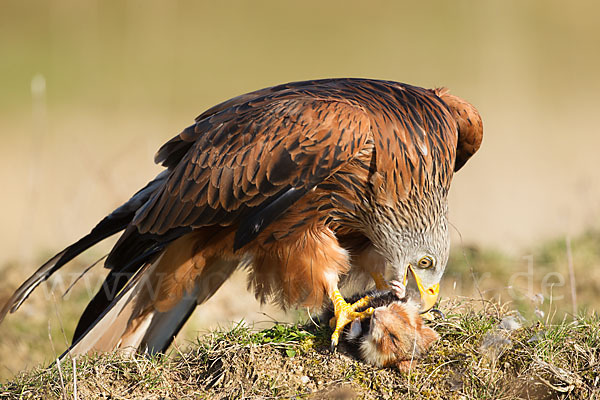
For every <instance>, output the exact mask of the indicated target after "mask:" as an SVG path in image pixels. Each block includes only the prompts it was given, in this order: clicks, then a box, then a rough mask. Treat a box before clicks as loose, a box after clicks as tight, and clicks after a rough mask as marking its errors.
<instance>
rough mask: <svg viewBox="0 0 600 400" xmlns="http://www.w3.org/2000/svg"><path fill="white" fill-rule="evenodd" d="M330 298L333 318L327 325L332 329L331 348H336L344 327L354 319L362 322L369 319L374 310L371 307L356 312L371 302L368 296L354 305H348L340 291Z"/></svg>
mask: <svg viewBox="0 0 600 400" xmlns="http://www.w3.org/2000/svg"><path fill="white" fill-rule="evenodd" d="M331 297H332V298H331V300H332V301H333V309H334V312H335V317H334V318H332V319H331V320H330V321H329V325H330V326H331V328H334V330H333V334H332V335H331V346H332V347H335V346H337V344H338V342H339V339H340V334H341V333H342V330H343V329H344V327H345V326H346V325H348V324H349V323H350V322H352V321H354V320H355V319H356V318H358V319H360V320H363V319H365V318H368V317H370V316H371V315H373V311H375V310H374V309H373V307H369V308H367V309H366V310H364V311H360V312H358V311H356V310H357V309H359V308H363V307H366V306H367V305H368V304H369V301H370V300H371V298H370V297H369V296H365V297H363V298H362V299H360V300H358V301H357V302H356V303H354V304H348V303H347V302H346V300H344V298H343V297H342V295H341V293H340V291H339V290H337V289H336V290H335V291H334V292H333V295H332V296H331Z"/></svg>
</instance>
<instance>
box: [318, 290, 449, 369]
mask: <svg viewBox="0 0 600 400" xmlns="http://www.w3.org/2000/svg"><path fill="white" fill-rule="evenodd" d="M365 295H367V296H370V297H371V301H370V302H369V304H368V306H367V307H373V308H375V311H374V313H373V315H372V316H371V317H369V318H365V319H364V320H362V321H360V320H358V319H356V320H354V321H353V322H352V323H351V324H349V325H348V326H346V328H345V329H344V332H343V333H342V335H341V337H340V343H339V347H340V349H341V350H342V351H345V352H347V353H349V354H350V355H352V356H353V357H355V358H357V359H360V360H362V361H365V362H367V363H369V364H372V365H375V366H377V367H391V366H395V367H397V368H398V369H399V370H400V371H403V372H406V371H408V370H409V369H410V368H411V366H414V365H415V363H416V360H418V359H419V358H421V357H422V356H423V355H424V354H425V352H426V351H427V350H428V349H429V348H430V347H431V345H432V344H433V343H434V342H435V341H437V340H438V339H439V335H438V334H437V332H435V331H434V330H433V329H431V328H429V327H428V326H425V325H424V323H423V318H422V317H421V315H420V314H419V307H418V305H417V304H415V303H413V302H411V301H410V300H405V299H399V298H398V296H397V295H396V292H394V291H393V290H386V291H372V292H368V293H366V294H365V293H363V294H361V295H358V296H354V297H353V298H351V299H349V303H350V304H352V303H353V302H354V301H356V300H358V299H360V298H362V297H364V296H365ZM367 307H365V308H367ZM356 311H362V309H358V310H356ZM333 315H334V313H333V310H332V309H331V307H330V309H328V310H326V311H325V312H324V314H323V315H322V316H321V317H320V318H319V319H320V321H323V322H324V323H326V322H328V321H329V319H330V318H331V317H333Z"/></svg>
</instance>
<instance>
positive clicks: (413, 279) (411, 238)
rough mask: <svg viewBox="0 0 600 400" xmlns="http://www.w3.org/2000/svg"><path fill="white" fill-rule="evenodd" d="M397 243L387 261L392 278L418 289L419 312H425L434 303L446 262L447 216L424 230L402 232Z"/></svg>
mask: <svg viewBox="0 0 600 400" xmlns="http://www.w3.org/2000/svg"><path fill="white" fill-rule="evenodd" d="M400 243H401V244H400V246H397V247H396V251H394V252H393V253H394V254H393V258H392V259H391V260H390V261H391V262H390V264H391V267H392V268H391V272H392V275H391V278H392V280H395V281H398V282H400V283H402V284H403V285H404V287H405V288H409V289H410V288H413V289H416V290H418V292H419V294H420V297H421V312H422V313H424V312H427V311H429V310H430V309H431V308H433V306H434V305H435V303H436V302H437V299H438V296H439V292H440V280H441V278H442V275H443V274H444V270H445V269H446V264H447V263H448V256H449V253H450V237H449V232H448V227H447V224H446V219H445V218H443V221H442V222H440V223H439V224H436V225H434V226H430V227H429V228H428V229H426V230H423V231H416V232H414V231H413V232H406V231H405V232H403V233H402V237H401V239H400ZM416 290H413V291H412V292H416ZM410 292H411V291H410V290H409V292H407V293H409V294H410ZM415 294H416V293H415ZM414 300H417V299H414Z"/></svg>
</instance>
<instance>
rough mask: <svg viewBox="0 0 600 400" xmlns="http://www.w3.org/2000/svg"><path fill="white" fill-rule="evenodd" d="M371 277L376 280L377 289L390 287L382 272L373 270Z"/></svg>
mask: <svg viewBox="0 0 600 400" xmlns="http://www.w3.org/2000/svg"><path fill="white" fill-rule="evenodd" d="M371 278H373V280H374V281H375V288H376V289H377V290H386V289H389V288H390V286H389V285H388V284H387V282H386V281H385V278H384V277H383V274H382V273H381V272H371Z"/></svg>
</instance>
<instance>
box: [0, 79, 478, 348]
mask: <svg viewBox="0 0 600 400" xmlns="http://www.w3.org/2000/svg"><path fill="white" fill-rule="evenodd" d="M482 135H483V128H482V122H481V118H480V116H479V114H478V112H477V110H476V109H475V108H474V107H473V106H472V105H471V104H469V103H467V102H466V101H464V100H462V99H460V98H459V97H456V96H454V95H452V94H450V93H449V92H448V91H447V90H446V89H424V88H420V87H416V86H412V85H407V84H403V83H398V82H392V81H381V80H371V79H323V80H316V81H306V82H295V83H288V84H283V85H279V86H274V87H270V88H266V89H262V90H257V91H255V92H252V93H248V94H244V95H241V96H238V97H235V98H233V99H230V100H227V101H225V102H223V103H221V104H218V105H216V106H214V107H212V108H210V109H208V110H207V111H205V112H204V113H202V114H201V115H200V116H198V117H197V118H196V120H195V122H194V123H193V124H192V125H191V126H189V127H187V128H185V129H184V130H183V131H182V132H181V133H180V134H178V135H176V136H175V137H174V138H172V139H171V140H169V141H168V142H167V143H165V144H164V145H163V146H162V147H161V148H160V149H159V150H158V152H157V154H156V156H155V161H156V162H157V163H160V164H161V165H162V166H163V167H165V170H164V171H163V172H162V173H160V174H159V175H158V176H157V177H156V178H154V179H153V180H152V181H151V182H150V183H148V184H147V185H146V186H145V187H144V188H142V189H141V190H140V191H138V192H137V193H135V194H134V195H133V196H132V197H131V198H130V199H129V200H128V201H126V202H125V203H124V204H123V205H122V206H120V207H119V208H117V209H116V210H114V211H113V212H112V213H110V214H109V215H108V216H106V217H105V218H104V219H103V220H101V221H100V222H99V223H98V224H97V225H96V227H94V229H92V230H91V232H90V233H89V234H87V235H86V236H84V237H83V238H81V239H79V240H78V241H76V242H75V243H73V244H72V245H70V246H68V247H67V248H66V249H64V250H63V251H62V252H60V253H58V254H57V255H56V256H54V257H53V258H51V259H50V260H48V262H46V263H45V264H44V265H42V266H41V267H40V268H39V269H38V271H37V272H36V273H34V274H33V276H31V277H30V278H29V279H28V280H27V281H26V282H25V283H23V284H22V285H21V287H20V288H18V289H17V291H16V292H15V293H14V295H13V296H12V297H11V298H10V299H9V300H8V302H7V303H6V305H5V306H4V307H3V308H2V309H1V310H0V321H1V320H2V319H3V318H4V317H5V316H6V314H7V313H9V312H11V313H12V312H14V311H16V310H17V309H18V308H19V306H20V305H21V304H22V303H23V301H25V300H26V299H27V297H28V296H29V294H30V293H31V292H32V291H33V290H34V289H35V288H36V287H37V286H38V285H39V284H40V283H42V282H44V281H45V280H47V279H48V278H49V277H50V276H51V275H52V274H53V273H55V272H56V271H58V270H59V269H60V268H61V267H62V266H63V265H64V264H66V263H67V262H69V261H70V260H72V259H73V258H74V257H76V256H77V255H79V254H81V253H82V252H83V251H85V250H86V249H88V248H90V247H92V246H94V245H95V244H96V243H98V242H100V241H102V240H104V239H106V238H108V237H109V236H112V235H114V234H116V233H119V232H122V233H121V236H120V237H119V239H118V241H117V242H116V244H115V246H114V247H113V248H112V250H111V251H110V254H109V255H108V257H107V258H106V261H105V264H104V266H105V267H106V269H107V276H106V279H105V281H104V284H103V285H102V288H101V289H100V290H99V291H98V293H97V294H96V295H95V296H94V298H93V299H92V300H91V301H90V303H89V304H88V305H87V307H86V308H85V310H84V311H83V313H82V316H81V318H80V320H79V323H78V325H77V328H76V330H75V333H74V337H73V344H72V346H71V348H70V350H69V351H70V353H71V354H73V355H75V354H81V353H88V352H92V351H111V350H115V349H118V348H129V349H131V350H137V351H149V352H160V351H163V350H165V349H166V348H167V347H168V346H169V344H170V343H171V341H172V339H173V336H174V335H176V334H177V332H178V331H179V329H180V328H181V327H182V326H183V324H184V323H185V322H186V320H187V319H188V318H189V316H190V315H191V313H192V311H193V310H194V308H195V307H196V306H198V305H201V304H202V303H204V302H205V301H206V300H208V299H209V298H210V297H211V296H212V295H213V294H214V293H215V291H216V290H217V289H218V288H219V287H220V286H221V285H222V284H223V283H224V282H225V281H226V280H227V279H228V278H229V276H230V275H231V274H233V272H234V271H235V270H236V269H242V268H243V269H245V270H246V271H248V273H249V277H248V279H249V286H250V287H252V288H253V289H254V292H255V294H256V296H257V298H258V299H260V300H261V301H268V300H271V301H275V302H277V303H279V304H281V305H282V306H284V307H287V306H293V305H307V306H313V307H320V306H321V305H322V304H323V300H324V299H325V298H327V297H329V298H330V299H331V300H332V301H333V302H334V304H335V316H336V328H335V333H334V336H333V338H332V340H333V342H334V343H335V342H337V337H338V336H339V332H340V330H341V326H342V325H343V324H345V323H347V322H348V321H351V320H353V319H354V320H356V319H359V320H360V319H361V318H366V317H368V316H369V315H370V313H371V310H370V309H369V308H368V305H367V304H364V303H365V302H367V300H363V301H362V302H359V303H358V304H352V305H350V304H348V303H347V302H346V301H345V300H344V299H343V298H342V297H341V295H340V293H339V291H338V290H337V289H338V288H340V289H343V288H344V285H346V284H347V283H348V282H356V281H357V280H360V279H362V278H363V277H364V278H367V279H368V277H369V276H371V277H375V282H376V285H377V287H378V288H379V289H382V288H387V287H389V288H391V289H393V290H396V291H400V290H401V289H402V288H403V286H404V285H405V284H406V281H407V279H408V280H410V281H411V282H412V283H415V284H416V286H417V287H418V289H419V290H418V292H419V294H420V297H421V309H420V310H419V311H420V312H426V311H427V310H428V309H429V308H431V307H432V306H433V305H434V303H435V300H436V299H437V295H438V291H439V282H440V279H441V278H442V275H443V273H444V269H445V268H446V263H447V260H448V254H449V248H450V242H449V233H448V217H447V214H448V191H449V190H450V184H451V181H452V177H453V175H454V173H455V172H456V171H458V170H459V169H460V168H462V167H463V165H464V164H465V163H466V162H467V160H468V159H469V158H470V157H471V156H472V155H473V154H474V153H475V152H476V151H477V149H478V148H479V146H480V144H481V140H482ZM409 272H410V273H409ZM383 277H386V278H387V279H388V281H386V280H385V279H384V278H383ZM388 282H389V283H388ZM394 282H396V283H394ZM359 306H361V307H362V306H365V307H367V309H366V310H363V309H362V308H360V310H359ZM384 326H386V325H384ZM407 329H408V328H407Z"/></svg>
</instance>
